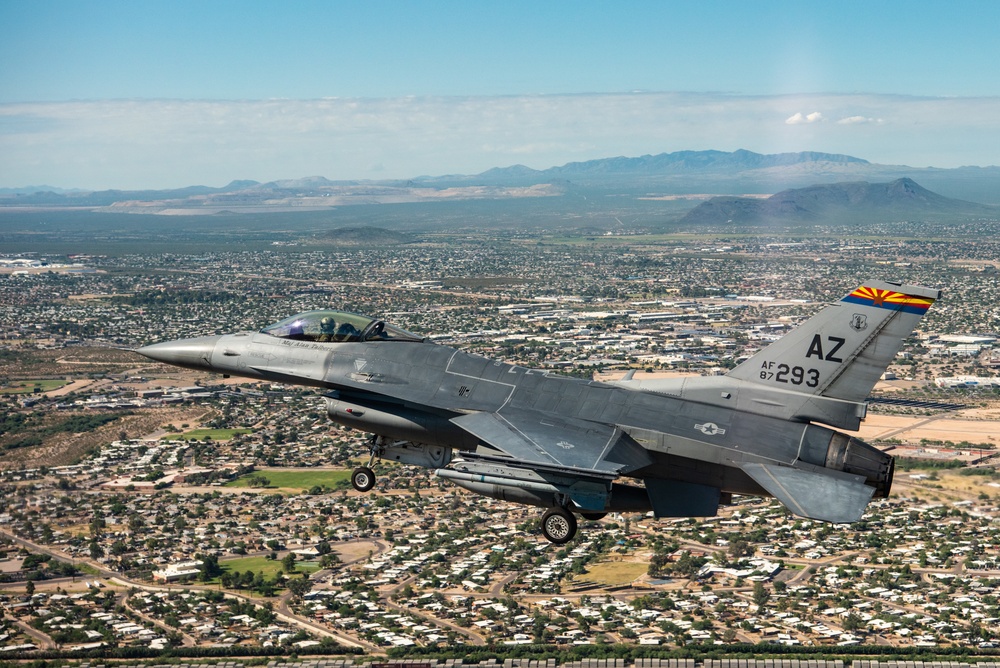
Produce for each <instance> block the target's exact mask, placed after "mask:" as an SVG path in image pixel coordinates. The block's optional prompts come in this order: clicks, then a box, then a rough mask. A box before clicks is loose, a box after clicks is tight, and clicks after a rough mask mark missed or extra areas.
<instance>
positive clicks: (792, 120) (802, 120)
mask: <svg viewBox="0 0 1000 668" xmlns="http://www.w3.org/2000/svg"><path fill="white" fill-rule="evenodd" d="M822 120H823V114H821V113H820V112H818V111H814V112H812V113H811V114H807V115H805V116H803V115H802V112H801V111H800V112H797V113H795V114H793V115H792V116H789V117H788V118H786V119H785V124H786V125H804V124H806V123H819V122H820V121H822Z"/></svg>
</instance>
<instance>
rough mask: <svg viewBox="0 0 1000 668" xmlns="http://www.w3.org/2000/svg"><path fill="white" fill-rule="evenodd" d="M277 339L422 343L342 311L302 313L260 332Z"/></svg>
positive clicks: (365, 318)
mask: <svg viewBox="0 0 1000 668" xmlns="http://www.w3.org/2000/svg"><path fill="white" fill-rule="evenodd" d="M260 331H261V332H262V333H264V334H270V335H271V336H276V337H278V338H279V339H292V340H293V341H318V342H321V343H323V342H334V343H352V342H353V343H357V342H359V341H423V340H424V338H423V337H422V336H417V335H416V334H411V333H410V332H407V331H406V330H403V329H399V328H398V327H394V326H392V325H388V324H386V323H385V322H383V321H382V320H376V319H375V318H370V317H368V316H366V315H358V314H357V313H345V312H343V311H306V312H305V313H299V314H298V315H293V316H292V317H291V318H285V319H284V320H282V321H281V322H276V323H274V324H273V325H268V326H267V327H265V328H264V329H262V330H260Z"/></svg>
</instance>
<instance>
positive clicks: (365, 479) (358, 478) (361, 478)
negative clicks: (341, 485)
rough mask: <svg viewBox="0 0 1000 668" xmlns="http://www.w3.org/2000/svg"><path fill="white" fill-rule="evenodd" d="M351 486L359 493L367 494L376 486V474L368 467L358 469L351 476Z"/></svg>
mask: <svg viewBox="0 0 1000 668" xmlns="http://www.w3.org/2000/svg"><path fill="white" fill-rule="evenodd" d="M351 484H352V485H353V486H354V489H356V490H358V491H359V492H367V491H368V490H370V489H371V488H372V487H374V486H375V472H374V471H372V470H371V469H370V468H368V467H367V466H361V467H358V468H356V469H354V473H352V474H351Z"/></svg>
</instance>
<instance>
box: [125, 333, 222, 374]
mask: <svg viewBox="0 0 1000 668" xmlns="http://www.w3.org/2000/svg"><path fill="white" fill-rule="evenodd" d="M221 338H222V337H221V336H199V337H198V338H195V339H179V340H177V341H164V342H163V343H154V344H151V345H148V346H143V347H142V348H139V349H137V350H136V351H135V352H137V353H139V354H140V355H143V356H144V357H148V358H149V359H151V360H155V361H157V362H163V363H164V364H173V365H174V366H182V367H187V368H189V369H206V370H211V368H212V353H213V352H214V351H215V344H217V343H218V342H219V339H221Z"/></svg>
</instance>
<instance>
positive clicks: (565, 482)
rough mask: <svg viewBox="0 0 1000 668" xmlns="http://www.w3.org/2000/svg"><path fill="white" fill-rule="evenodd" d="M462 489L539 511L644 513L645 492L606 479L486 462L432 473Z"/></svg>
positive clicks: (648, 507) (646, 508)
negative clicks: (564, 508) (554, 509)
mask: <svg viewBox="0 0 1000 668" xmlns="http://www.w3.org/2000/svg"><path fill="white" fill-rule="evenodd" d="M434 474H435V475H436V476H438V477H439V478H443V479H444V480H448V481H449V482H452V483H454V484H456V485H458V486H459V487H462V488H463V489H467V490H469V491H470V492H475V493H476V494H479V495H481V496H486V497H489V498H491V499H497V500H499V501H513V502H515V503H524V504H527V505H532V506H540V507H542V508H552V507H558V506H565V505H569V506H570V507H572V508H573V509H575V510H578V511H581V512H586V513H606V512H647V511H649V510H652V505H651V503H650V501H649V496H648V495H647V493H646V490H645V489H643V488H641V487H633V486H631V485H621V484H618V483H611V482H609V481H606V480H599V479H593V480H591V479H584V478H578V477H572V476H564V475H556V474H546V473H542V472H539V471H535V470H531V469H523V468H518V467H515V466H505V465H502V464H497V463H486V462H464V461H463V462H458V463H456V464H454V466H453V468H450V469H438V470H437V471H435V472H434Z"/></svg>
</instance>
